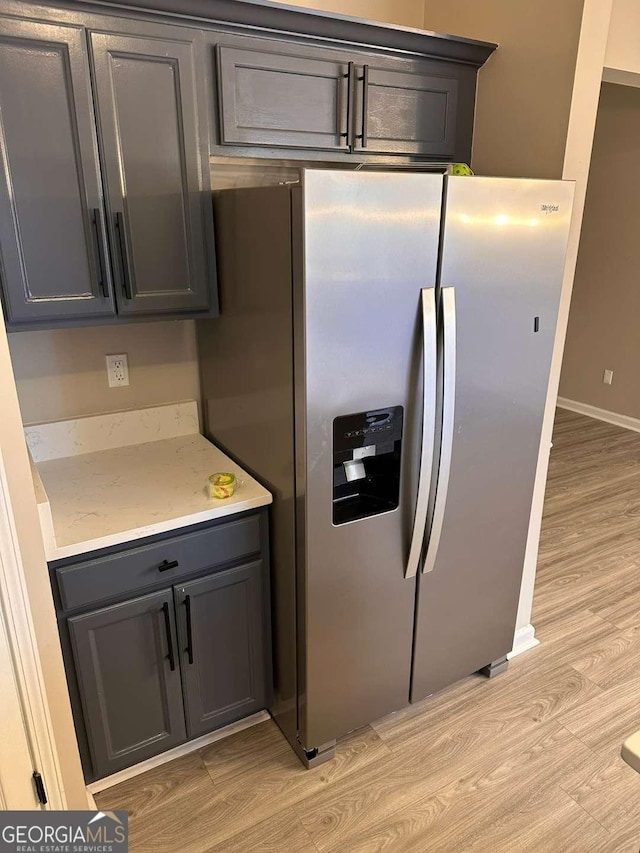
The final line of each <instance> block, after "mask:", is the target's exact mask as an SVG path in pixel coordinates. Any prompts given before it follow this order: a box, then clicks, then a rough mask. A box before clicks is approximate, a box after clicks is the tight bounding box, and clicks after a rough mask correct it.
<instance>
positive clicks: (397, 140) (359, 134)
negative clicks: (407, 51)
mask: <svg viewBox="0 0 640 853" xmlns="http://www.w3.org/2000/svg"><path fill="white" fill-rule="evenodd" d="M469 71H470V69H469V68H467V67H465V66H463V65H461V64H459V63H443V62H436V61H427V60H419V59H412V58H409V57H408V58H403V59H398V58H392V57H381V56H376V55H375V54H368V53H365V52H364V51H361V52H357V51H353V52H350V53H347V52H342V53H341V52H338V51H335V50H328V49H320V48H316V47H310V46H306V45H300V44H292V43H290V42H285V41H275V40H268V39H260V40H258V39H249V38H246V39H242V40H239V39H235V40H234V41H233V42H232V43H231V44H228V43H226V42H225V43H221V44H218V45H217V72H218V107H219V128H220V129H219V136H220V144H221V145H235V146H247V145H260V146H263V147H287V148H295V149H322V150H326V151H333V152H344V153H347V154H349V153H353V154H374V155H376V154H392V155H393V154H402V155H405V156H412V157H425V158H429V159H433V160H451V159H453V158H454V156H455V154H456V152H462V151H466V150H468V147H469V146H470V140H471V126H470V124H469V122H468V121H467V120H465V121H463V122H462V123H461V124H459V123H458V122H457V117H458V114H459V112H460V109H461V108H463V109H464V110H465V111H466V112H470V114H471V115H472V109H473V99H474V96H475V73H473V72H472V73H471V74H469ZM460 88H463V89H464V97H463V98H462V99H460V98H459V90H460ZM461 135H462V136H463V137H464V139H460V136H461Z"/></svg>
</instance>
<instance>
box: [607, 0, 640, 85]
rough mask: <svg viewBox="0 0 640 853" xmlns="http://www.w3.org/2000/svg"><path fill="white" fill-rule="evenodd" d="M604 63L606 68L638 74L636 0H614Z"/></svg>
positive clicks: (639, 29) (639, 13)
mask: <svg viewBox="0 0 640 853" xmlns="http://www.w3.org/2000/svg"><path fill="white" fill-rule="evenodd" d="M604 63H605V66H606V67H607V68H608V69H615V70H620V71H623V72H633V73H636V74H640V3H638V0H614V3H613V8H612V10H611V23H610V24H609V38H608V41H607V52H606V53H605V58H604ZM636 85H637V84H636Z"/></svg>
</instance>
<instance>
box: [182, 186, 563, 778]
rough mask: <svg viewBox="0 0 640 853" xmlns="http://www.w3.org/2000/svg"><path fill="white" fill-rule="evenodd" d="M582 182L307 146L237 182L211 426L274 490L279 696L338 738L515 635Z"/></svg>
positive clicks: (205, 351) (448, 679) (489, 657)
mask: <svg viewBox="0 0 640 853" xmlns="http://www.w3.org/2000/svg"><path fill="white" fill-rule="evenodd" d="M572 197H573V185H572V184H571V183H568V182H562V181H539V180H512V179H496V178H480V177H444V176H443V175H441V174H434V173H412V172H358V171H355V172H347V171H334V170H319V169H318V170H314V169H308V170H304V171H303V173H302V179H301V182H300V184H299V185H293V186H277V187H265V188H257V189H238V190H227V191H223V192H220V193H218V194H217V195H216V197H215V201H214V208H215V220H216V239H217V250H218V263H219V275H220V301H221V316H220V318H218V319H215V320H208V321H200V322H199V323H198V346H199V352H200V360H201V369H202V392H203V406H204V416H205V425H206V431H207V434H208V436H209V437H210V438H211V439H212V440H213V441H215V442H216V443H217V444H219V445H220V446H222V447H223V448H224V449H225V450H227V451H228V452H229V453H230V454H231V455H232V456H234V457H235V458H236V459H237V460H238V461H239V462H240V463H241V464H242V465H244V466H245V467H246V468H247V469H248V470H249V471H250V472H251V473H252V474H254V475H255V476H256V477H257V478H258V479H259V480H261V481H262V482H263V483H264V484H265V485H266V486H267V487H268V488H269V489H270V490H271V491H272V492H273V495H274V499H275V500H274V504H273V507H272V515H271V559H272V595H273V622H274V631H275V637H274V647H275V661H274V674H275V700H274V705H273V708H272V709H271V710H272V713H273V715H274V717H275V718H276V720H277V722H278V724H279V725H280V727H281V728H282V730H283V732H284V733H285V735H286V736H287V738H288V739H289V741H290V743H291V744H292V746H293V747H294V748H295V749H296V751H297V752H298V754H299V755H300V757H301V758H302V759H303V761H305V762H306V763H307V764H308V765H309V766H313V765H314V764H316V763H320V762H321V761H323V760H326V759H327V758H328V757H330V756H331V755H332V754H333V747H334V744H335V740H336V738H339V737H341V736H342V735H344V734H346V733H347V732H349V731H351V730H353V729H355V728H357V727H359V726H362V725H364V724H366V723H368V722H371V721H373V720H375V719H378V718H380V717H382V716H384V715H385V714H387V713H389V712H391V711H394V710H397V709H399V708H402V707H403V706H405V705H407V704H408V703H409V702H416V701H419V700H421V699H424V698H425V697H426V696H428V695H429V694H431V693H434V692H435V691H437V690H439V689H441V688H442V687H444V686H445V685H447V684H450V683H452V682H454V681H455V680H457V679H459V678H462V677H463V676H466V675H469V674H470V673H473V672H475V671H478V670H481V669H483V668H485V667H490V668H492V669H493V671H496V670H499V669H500V668H501V667H502V665H503V664H504V662H505V660H506V655H507V653H508V652H509V651H510V650H511V647H512V642H513V636H514V627H515V622H516V613H517V607H518V598H519V592H520V585H521V579H522V570H523V562H524V554H525V544H526V539H527V529H528V524H529V515H530V510H531V501H532V494H533V484H534V477H535V471H536V464H537V458H538V451H539V444H540V434H541V426H542V418H543V411H544V406H545V398H546V393H547V385H548V379H549V369H550V363H551V353H552V348H553V340H554V333H555V327H556V317H557V311H558V302H559V296H560V287H561V281H562V274H563V266H564V257H565V250H566V243H567V235H568V229H569V220H570V216H571V206H572Z"/></svg>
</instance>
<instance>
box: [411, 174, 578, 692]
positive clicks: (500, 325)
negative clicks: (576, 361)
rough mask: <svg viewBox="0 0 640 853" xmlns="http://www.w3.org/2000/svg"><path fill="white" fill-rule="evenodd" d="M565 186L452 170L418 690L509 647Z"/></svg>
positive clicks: (560, 259)
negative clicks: (437, 435) (435, 465)
mask: <svg viewBox="0 0 640 853" xmlns="http://www.w3.org/2000/svg"><path fill="white" fill-rule="evenodd" d="M573 189H574V187H573V183H570V182H563V181H538V180H512V179H504V178H476V177H474V178H470V177H451V178H448V179H447V187H446V194H445V195H446V201H445V210H446V212H445V222H444V234H443V246H442V262H441V270H440V290H439V319H440V329H439V331H440V340H439V357H440V359H441V365H442V369H441V376H440V401H441V419H440V422H441V439H440V456H439V460H438V472H437V482H436V484H435V488H434V490H433V494H432V498H433V497H435V501H434V504H433V507H432V511H431V513H430V530H429V532H428V535H427V546H426V549H425V560H424V565H423V572H422V573H421V574H420V576H419V584H418V587H419V588H418V603H417V612H416V627H415V641H414V657H413V675H412V687H411V701H412V702H416V701H418V700H420V699H423V698H424V697H425V696H428V695H429V694H430V693H433V692H435V691H437V690H439V689H440V688H442V687H444V686H445V685H447V684H450V683H452V682H454V681H456V680H457V679H459V678H461V677H463V676H466V675H469V674H470V673H472V672H475V671H476V670H479V669H481V668H482V667H484V666H486V665H488V664H490V663H492V662H494V661H497V660H499V659H500V658H504V656H505V655H506V654H507V653H508V652H509V651H510V650H511V647H512V642H513V635H514V628H515V622H516V613H517V608H518V598H519V593H520V584H521V579H522V569H523V562H524V553H525V545H526V541H527V530H528V525H529V515H530V511H531V499H532V494H533V483H534V477H535V470H536V463H537V458H538V449H539V443H540V431H541V427H542V418H543V413H544V406H545V399H546V394H547V385H548V380H549V368H550V363H551V353H552V349H553V340H554V335H555V327H556V319H557V312H558V302H559V297H560V288H561V283H562V275H563V268H564V258H565V252H566V244H567V235H568V230H569V221H570V218H571V206H572V201H573Z"/></svg>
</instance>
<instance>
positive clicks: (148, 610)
mask: <svg viewBox="0 0 640 853" xmlns="http://www.w3.org/2000/svg"><path fill="white" fill-rule="evenodd" d="M69 633H70V637H71V646H72V649H73V656H74V660H75V668H76V675H77V678H78V685H79V690H80V696H81V700H82V710H83V716H84V720H85V726H86V730H87V737H88V740H89V748H90V750H91V758H92V762H93V764H94V770H95V773H96V776H97V777H101V776H108V775H109V774H110V773H115V772H116V771H117V770H122V769H123V768H124V767H128V766H129V765H131V764H135V763H136V762H138V761H143V760H144V759H145V758H150V757H151V756H152V755H156V754H157V753H158V752H162V751H164V750H166V749H170V748H171V747H172V746H175V745H176V744H178V743H181V742H182V741H183V740H184V739H185V723H184V713H183V706H182V697H181V691H180V670H179V667H178V663H177V658H176V654H175V651H176V645H175V621H174V615H173V595H172V592H171V590H170V589H165V590H161V591H160V592H154V593H152V594H151V595H144V596H142V597H141V598H135V599H133V600H132V601H126V602H123V603H122V604H114V605H112V606H111V607H104V608H102V609H100V610H94V611H92V612H91V613H86V614H84V615H82V616H73V617H72V618H70V619H69Z"/></svg>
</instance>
